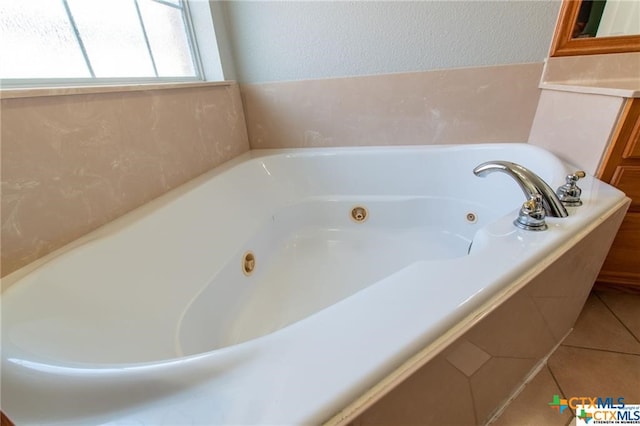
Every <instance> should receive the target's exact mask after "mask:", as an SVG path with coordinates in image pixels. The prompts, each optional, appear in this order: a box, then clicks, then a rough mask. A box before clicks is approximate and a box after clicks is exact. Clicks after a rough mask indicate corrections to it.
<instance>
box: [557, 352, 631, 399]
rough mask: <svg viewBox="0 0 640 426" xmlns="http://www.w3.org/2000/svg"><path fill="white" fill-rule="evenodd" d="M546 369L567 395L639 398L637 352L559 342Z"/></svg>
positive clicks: (568, 396)
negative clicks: (630, 352) (620, 351)
mask: <svg viewBox="0 0 640 426" xmlns="http://www.w3.org/2000/svg"><path fill="white" fill-rule="evenodd" d="M548 366H549V370H550V371H551V373H552V374H553V376H554V377H555V379H556V381H557V382H558V384H559V386H560V389H561V390H562V392H563V393H564V395H565V396H566V397H567V398H570V397H573V396H592V397H594V396H612V397H620V396H621V397H624V398H625V401H628V402H629V403H638V402H640V386H638V383H640V356H638V355H631V354H621V353H614V352H606V351H600V350H592V349H584V348H575V347H569V346H560V347H558V349H557V350H556V351H555V352H554V354H553V355H552V356H551V357H550V358H549V361H548Z"/></svg>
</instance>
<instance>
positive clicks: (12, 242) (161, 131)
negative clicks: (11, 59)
mask: <svg viewBox="0 0 640 426" xmlns="http://www.w3.org/2000/svg"><path fill="white" fill-rule="evenodd" d="M1 102H2V105H1V110H0V111H1V133H0V137H1V143H2V151H1V152H2V162H1V167H2V168H1V171H2V207H1V216H2V234H1V244H2V264H1V271H2V276H4V275H6V274H8V273H10V272H12V271H14V270H16V269H18V268H20V267H21V266H24V265H26V264H27V263H29V262H31V261H33V260H35V259H37V258H39V257H41V256H43V255H45V254H47V253H49V252H51V251H53V250H55V249H57V248H59V247H61V246H62V245H64V244H66V243H68V242H70V241H72V240H74V239H76V238H78V237H80V236H82V235H84V234H86V233H88V232H89V231H91V230H93V229H95V228H97V227H99V226H100V225H102V224H104V223H106V222H108V221H111V220H113V219H114V218H116V217H118V216H120V215H122V214H124V213H126V212H127V211H129V210H132V209H133V208H135V207H137V206H140V205H141V204H144V203H145V202H147V201H149V200H151V199H153V198H155V197H158V196H159V195H161V194H163V193H165V192H166V191H168V190H170V189H172V188H174V187H176V186H178V185H180V184H182V183H184V182H186V181H188V180H190V179H192V178H193V177H195V176H197V175H199V174H201V173H203V172H205V171H207V170H210V169H211V168H213V167H215V166H217V165H219V164H221V163H222V162H224V161H227V160H229V159H231V158H233V157H235V156H237V155H239V154H241V153H243V152H245V151H247V150H248V149H249V144H248V139H247V132H246V127H245V120H244V114H243V111H242V106H241V99H240V93H239V90H238V86H237V84H222V85H221V84H217V85H216V84H214V85H199V86H197V87H184V88H168V89H167V88H165V89H159V88H154V89H151V90H145V91H131V92H111V93H88V94H70V95H56V96H40V97H15V98H11V97H7V96H5V94H3V99H2V100H1ZM159 231H160V230H159Z"/></svg>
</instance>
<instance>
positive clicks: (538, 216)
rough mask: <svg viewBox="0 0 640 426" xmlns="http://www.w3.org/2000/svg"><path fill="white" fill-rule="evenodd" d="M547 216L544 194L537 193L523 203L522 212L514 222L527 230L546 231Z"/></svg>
mask: <svg viewBox="0 0 640 426" xmlns="http://www.w3.org/2000/svg"><path fill="white" fill-rule="evenodd" d="M545 216H546V213H545V211H544V206H543V205H542V195H540V194H535V195H533V196H532V197H531V198H529V199H528V200H527V201H525V202H524V203H523V204H522V207H521V208H520V213H519V214H518V217H517V219H516V220H514V221H513V224H514V225H516V226H517V227H518V228H521V229H524V230H527V231H544V230H545V229H547V223H546V222H545V220H544V218H545Z"/></svg>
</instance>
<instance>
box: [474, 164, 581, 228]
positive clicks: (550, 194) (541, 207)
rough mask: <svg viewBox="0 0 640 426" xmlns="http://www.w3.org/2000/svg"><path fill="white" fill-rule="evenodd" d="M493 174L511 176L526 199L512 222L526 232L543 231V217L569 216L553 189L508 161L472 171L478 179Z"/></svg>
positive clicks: (484, 165)
mask: <svg viewBox="0 0 640 426" xmlns="http://www.w3.org/2000/svg"><path fill="white" fill-rule="evenodd" d="M493 172H503V173H506V174H508V175H509V176H511V177H512V178H513V179H514V180H515V181H516V182H517V183H518V185H519V186H520V188H521V189H522V192H524V195H525V197H527V201H525V203H524V204H523V206H522V208H521V209H520V214H519V216H518V218H517V219H516V220H515V221H514V223H515V225H516V226H518V227H520V228H523V229H527V230H544V229H546V228H547V225H546V223H545V221H544V218H545V216H551V217H567V216H569V214H568V213H567V209H566V208H565V207H564V205H563V204H562V202H561V201H560V200H559V199H558V196H557V195H556V193H555V192H554V191H553V189H551V187H550V186H549V185H548V184H547V183H546V182H545V181H544V180H542V178H541V177H540V176H538V175H536V174H535V173H533V172H532V171H531V170H529V169H526V168H524V167H522V166H521V165H519V164H516V163H512V162H509V161H488V162H486V163H482V164H480V165H479V166H478V167H476V168H475V169H473V173H474V174H475V175H476V176H480V177H485V176H486V175H488V174H489V173H493Z"/></svg>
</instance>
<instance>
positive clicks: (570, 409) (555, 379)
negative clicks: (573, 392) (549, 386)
mask: <svg viewBox="0 0 640 426" xmlns="http://www.w3.org/2000/svg"><path fill="white" fill-rule="evenodd" d="M547 370H548V371H549V374H551V378H552V379H553V381H554V382H555V384H556V386H557V387H558V390H559V391H560V394H561V395H562V398H563V399H567V393H566V392H565V391H564V389H562V386H561V385H560V381H559V380H558V378H557V377H556V375H555V374H553V370H552V369H551V367H549V363H547ZM569 411H571V414H572V418H573V417H575V415H576V413H575V412H574V411H573V408H571V407H569Z"/></svg>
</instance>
